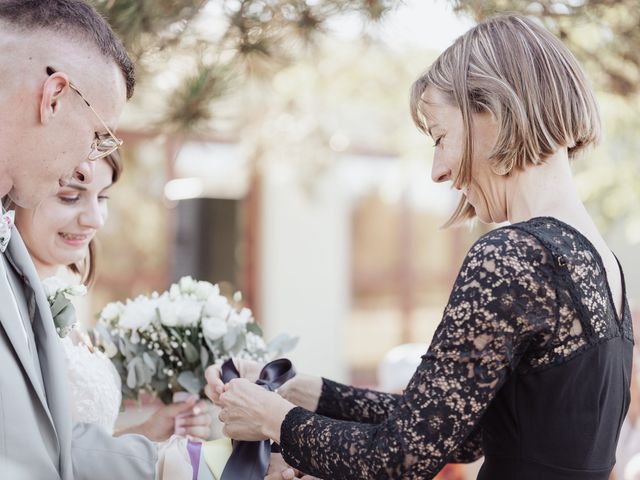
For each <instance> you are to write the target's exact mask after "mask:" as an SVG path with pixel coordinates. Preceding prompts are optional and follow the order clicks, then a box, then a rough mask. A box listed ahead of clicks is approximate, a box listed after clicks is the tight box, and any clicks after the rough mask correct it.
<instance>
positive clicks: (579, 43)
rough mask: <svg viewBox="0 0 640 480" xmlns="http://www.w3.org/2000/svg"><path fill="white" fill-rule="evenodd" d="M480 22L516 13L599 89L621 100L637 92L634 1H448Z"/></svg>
mask: <svg viewBox="0 0 640 480" xmlns="http://www.w3.org/2000/svg"><path fill="white" fill-rule="evenodd" d="M451 3H452V4H453V6H454V8H455V10H456V11H457V12H460V13H464V14H468V15H471V16H472V17H473V18H474V19H476V20H478V21H481V20H483V19H485V18H487V17H490V16H493V15H496V14H498V13H506V12H520V13H523V14H526V15H527V16H531V17H535V18H538V19H539V20H541V21H542V22H543V23H544V24H545V26H546V27H547V28H549V30H551V31H552V32H553V33H555V34H556V35H557V36H558V37H560V38H561V39H562V41H563V42H565V43H566V44H567V45H568V46H569V48H571V50H572V51H573V52H574V53H575V54H576V55H577V56H578V57H579V58H580V60H582V61H583V62H584V63H585V64H586V65H587V67H588V68H589V69H590V70H591V72H592V73H593V75H592V76H594V77H595V79H596V80H597V81H598V83H599V85H600V86H601V88H603V89H604V90H606V91H609V92H611V93H615V94H617V95H621V96H625V97H628V96H632V95H637V94H638V93H639V92H640V49H639V48H638V45H640V8H638V7H639V5H638V2H637V0H617V1H611V0H539V1H530V0H451Z"/></svg>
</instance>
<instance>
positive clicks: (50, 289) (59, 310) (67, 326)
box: [42, 277, 87, 338]
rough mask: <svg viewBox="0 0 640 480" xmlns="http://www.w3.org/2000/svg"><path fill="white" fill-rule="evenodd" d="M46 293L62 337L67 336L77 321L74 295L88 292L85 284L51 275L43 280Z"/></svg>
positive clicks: (78, 295) (57, 329) (77, 295)
mask: <svg viewBox="0 0 640 480" xmlns="http://www.w3.org/2000/svg"><path fill="white" fill-rule="evenodd" d="M42 286H43V288H44V293H45V295H46V296H47V300H48V301H49V307H50V308H51V316H52V317H53V324H54V325H55V327H56V332H58V335H59V336H60V338H64V337H66V336H67V335H68V334H69V332H71V330H73V327H75V325H76V323H77V317H76V309H75V307H74V306H73V303H71V299H72V298H74V297H82V296H84V295H86V294H87V287H85V286H84V285H69V284H67V283H65V282H64V281H62V280H61V279H60V278H58V277H50V278H47V279H45V280H43V282H42Z"/></svg>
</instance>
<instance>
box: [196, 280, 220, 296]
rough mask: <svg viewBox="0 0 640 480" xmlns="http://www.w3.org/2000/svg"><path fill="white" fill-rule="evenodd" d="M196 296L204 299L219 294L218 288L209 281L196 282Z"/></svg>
mask: <svg viewBox="0 0 640 480" xmlns="http://www.w3.org/2000/svg"><path fill="white" fill-rule="evenodd" d="M195 294H196V298H197V299H198V300H202V301H204V300H206V299H207V298H209V297H210V296H211V295H220V288H218V286H217V285H213V284H211V283H209V282H198V283H197V284H196V288H195Z"/></svg>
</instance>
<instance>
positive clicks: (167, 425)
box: [118, 395, 211, 442]
mask: <svg viewBox="0 0 640 480" xmlns="http://www.w3.org/2000/svg"><path fill="white" fill-rule="evenodd" d="M207 411H208V405H207V402H206V401H205V400H200V401H198V396H197V395H193V396H192V397H190V398H189V399H188V400H187V401H185V402H179V403H172V404H169V405H163V406H162V407H160V408H158V410H156V411H155V412H154V413H153V415H151V417H149V418H148V419H147V421H145V422H144V423H142V424H140V425H136V426H134V427H131V428H128V429H126V430H123V431H121V432H118V434H119V435H120V434H123V433H138V434H140V435H144V436H145V437H147V438H148V439H149V440H152V441H154V442H164V441H165V440H168V439H169V438H170V437H171V435H173V434H174V433H175V434H177V435H184V436H189V437H193V438H197V439H200V440H207V439H208V438H209V432H210V425H211V416H210V415H209V414H208V413H207ZM174 430H175V431H174Z"/></svg>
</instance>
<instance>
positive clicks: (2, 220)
mask: <svg viewBox="0 0 640 480" xmlns="http://www.w3.org/2000/svg"><path fill="white" fill-rule="evenodd" d="M15 213H16V212H14V211H13V210H9V211H8V212H4V213H3V214H2V216H1V217H0V252H2V253H4V251H5V250H6V249H7V245H9V240H10V239H11V230H12V229H13V219H14V217H15Z"/></svg>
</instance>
